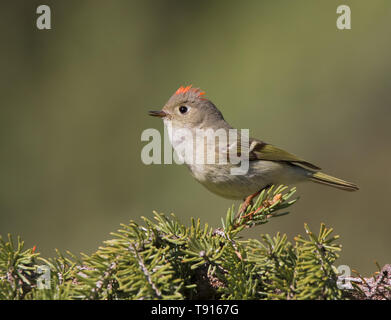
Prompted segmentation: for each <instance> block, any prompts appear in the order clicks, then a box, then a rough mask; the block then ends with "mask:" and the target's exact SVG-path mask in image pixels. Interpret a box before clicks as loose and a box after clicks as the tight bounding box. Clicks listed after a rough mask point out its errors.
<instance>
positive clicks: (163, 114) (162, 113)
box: [148, 110, 167, 118]
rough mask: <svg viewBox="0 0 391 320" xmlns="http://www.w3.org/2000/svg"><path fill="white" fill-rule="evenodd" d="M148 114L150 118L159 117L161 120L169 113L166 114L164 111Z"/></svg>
mask: <svg viewBox="0 0 391 320" xmlns="http://www.w3.org/2000/svg"><path fill="white" fill-rule="evenodd" d="M148 114H149V115H150V116H153V117H159V118H164V117H165V116H167V113H165V112H164V111H163V110H162V111H149V113H148Z"/></svg>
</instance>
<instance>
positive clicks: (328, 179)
mask: <svg viewBox="0 0 391 320" xmlns="http://www.w3.org/2000/svg"><path fill="white" fill-rule="evenodd" d="M310 180H311V181H313V182H316V183H320V184H325V185H328V186H331V187H334V188H338V189H341V190H346V191H356V190H358V189H359V188H358V186H357V185H356V184H354V183H351V182H348V181H345V180H342V179H338V178H335V177H332V176H329V175H328V174H325V173H322V172H315V173H314V174H313V175H312V176H311V178H310Z"/></svg>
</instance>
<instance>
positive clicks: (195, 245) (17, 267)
mask: <svg viewBox="0 0 391 320" xmlns="http://www.w3.org/2000/svg"><path fill="white" fill-rule="evenodd" d="M294 193H295V189H294V188H292V189H288V188H287V187H285V186H279V187H277V188H274V187H270V188H268V189H266V190H263V191H262V192H261V193H260V195H259V197H258V198H257V200H256V201H255V203H254V204H253V205H251V206H249V207H248V208H247V209H246V211H245V212H240V211H237V212H235V210H234V208H233V207H231V208H230V209H228V211H227V214H226V216H225V219H222V226H221V227H220V228H217V229H215V228H212V227H211V226H209V225H208V224H207V223H201V221H200V219H194V218H191V220H190V224H189V225H185V224H183V223H182V222H181V221H180V220H179V219H178V218H177V217H176V216H175V215H173V214H171V215H165V214H162V213H157V212H154V216H153V219H148V218H146V217H143V221H144V225H139V224H137V223H136V222H134V221H130V222H129V223H128V224H121V226H120V229H119V230H118V231H117V232H115V233H111V239H110V240H107V241H104V243H103V245H102V246H100V247H99V248H98V250H97V251H96V252H95V253H93V254H91V255H86V254H81V257H80V258H78V257H76V256H75V255H73V254H72V253H70V252H66V253H65V254H63V253H60V252H59V251H58V250H57V251H56V256H55V257H52V258H49V259H45V258H43V257H41V256H40V253H39V252H37V251H36V248H35V247H34V248H31V249H23V247H24V243H23V241H22V240H21V239H20V238H18V239H17V243H14V242H13V239H12V237H11V236H9V237H8V239H7V240H3V239H0V298H1V299H82V300H89V299H256V300H258V299H289V300H293V299H391V289H390V288H391V280H390V279H391V268H390V266H389V265H386V266H385V267H383V268H380V266H378V269H379V271H378V272H377V273H376V274H375V275H373V277H371V278H364V277H362V276H360V275H358V276H357V277H355V278H353V277H352V278H349V279H347V278H345V279H341V277H340V276H339V275H338V273H337V268H336V267H335V262H336V260H337V259H338V257H339V253H340V251H341V246H340V245H339V244H338V243H337V241H338V236H333V235H332V232H333V229H332V228H328V227H326V226H325V225H324V224H321V226H320V229H319V232H318V233H314V232H312V231H311V229H310V228H309V226H308V225H307V224H305V225H304V230H305V233H304V235H303V236H301V235H298V236H297V237H295V238H294V242H291V241H289V239H288V237H287V236H286V235H285V234H281V233H277V234H276V235H274V236H271V235H268V234H263V235H261V236H260V237H259V238H257V239H246V240H243V238H242V237H241V235H242V232H243V231H244V230H245V229H247V228H253V227H256V226H259V225H262V224H265V223H267V222H268V221H270V219H271V218H275V217H280V216H283V215H285V214H287V211H286V210H287V209H288V208H289V207H290V206H291V205H292V204H294V203H295V202H296V201H297V199H292V196H293V195H294ZM42 264H44V265H45V266H46V267H47V268H49V270H50V277H49V278H50V286H49V287H47V288H39V287H38V286H37V283H38V280H39V279H40V277H41V276H42V274H40V273H39V272H38V267H39V266H40V265H42ZM342 280H345V281H346V280H349V281H350V282H351V284H352V285H351V287H344V288H340V286H339V285H338V284H339V283H340V282H341V281H342Z"/></svg>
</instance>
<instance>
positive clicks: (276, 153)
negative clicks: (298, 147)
mask: <svg viewBox="0 0 391 320" xmlns="http://www.w3.org/2000/svg"><path fill="white" fill-rule="evenodd" d="M251 160H270V161H287V162H291V163H292V164H296V165H300V166H303V167H305V168H306V169H309V170H312V171H318V170H320V168H319V167H318V166H316V165H314V164H312V163H310V162H308V161H305V160H303V159H300V158H298V157H297V156H295V155H294V154H291V153H289V152H286V151H284V150H282V149H280V148H277V147H275V146H273V145H271V144H268V143H265V142H262V141H260V140H256V139H251V140H250V161H251Z"/></svg>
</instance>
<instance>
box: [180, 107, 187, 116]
mask: <svg viewBox="0 0 391 320" xmlns="http://www.w3.org/2000/svg"><path fill="white" fill-rule="evenodd" d="M187 111H189V108H188V107H186V106H180V107H179V112H180V113H182V114H185V113H186V112H187Z"/></svg>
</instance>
